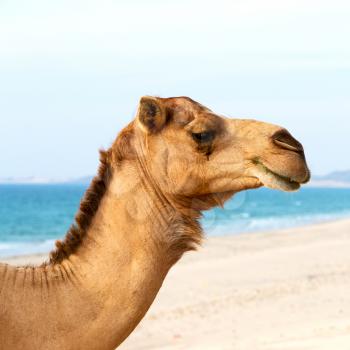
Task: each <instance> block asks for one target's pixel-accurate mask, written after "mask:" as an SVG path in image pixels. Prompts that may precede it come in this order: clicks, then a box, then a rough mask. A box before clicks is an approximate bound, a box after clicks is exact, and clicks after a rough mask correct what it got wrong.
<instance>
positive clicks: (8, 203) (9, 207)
mask: <svg viewBox="0 0 350 350" xmlns="http://www.w3.org/2000/svg"><path fill="white" fill-rule="evenodd" d="M86 188H87V185H84V184H40V185H39V184H30V185H29V184H28V185H14V184H13V185H12V184H11V185H0V198H1V201H0V257H9V256H16V255H26V254H36V253H47V252H49V251H50V250H51V249H53V247H54V242H55V240H57V239H61V238H63V237H64V235H65V233H66V232H67V230H68V229H69V226H70V225H71V224H72V223H73V221H74V215H75V213H76V211H77V209H78V207H79V203H80V200H81V198H82V196H83V194H84V192H85V190H86ZM346 217H350V189H347V188H308V187H306V188H303V189H301V190H300V191H299V192H293V193H284V192H280V191H273V190H269V189H266V188H262V189H258V190H251V191H244V192H240V193H238V194H236V195H235V197H234V198H233V199H231V200H230V201H228V202H227V203H226V204H225V208H224V209H221V208H215V209H212V210H210V211H207V212H205V213H204V216H203V218H202V219H201V222H202V225H203V228H204V230H205V233H206V234H207V235H208V236H218V235H230V234H231V235H232V234H243V233H249V232H261V231H268V230H275V229H282V228H290V227H296V226H302V225H307V224H313V223H320V222H325V221H330V220H336V219H341V218H346Z"/></svg>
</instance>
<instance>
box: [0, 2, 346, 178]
mask: <svg viewBox="0 0 350 350" xmlns="http://www.w3.org/2000/svg"><path fill="white" fill-rule="evenodd" d="M349 18H350V3H349V2H348V1H340V0H333V1H322V0H318V1H316V0H315V1H314V0H294V1H290V0H284V1H280V0H278V1H277V0H265V1H261V0H239V1H232V0H229V1H225V0H216V1H214V2H213V1H191V0H187V1H184V0H180V1H176V2H175V1H153V0H148V1H141V0H139V1H136V0H134V1H103V0H98V1H97V0H96V1H88V0H84V1H80V0H79V1H68V0H61V1H47V0H37V1H32V0H23V1H19V0H0V151H1V152H0V164H1V169H0V177H8V176H15V177H25V176H38V177H54V178H62V177H75V176H83V175H88V174H93V173H95V169H96V165H97V158H98V157H97V149H98V148H100V147H107V146H108V145H109V144H110V142H111V141H112V140H113V138H114V137H115V135H116V133H117V132H118V130H119V129H120V128H121V127H122V126H124V125H125V124H126V123H127V122H128V121H129V120H130V119H131V118H132V116H133V114H134V112H135V109H136V106H137V103H138V99H139V97H140V96H142V95H146V94H148V95H150V94H155V95H160V96H176V95H188V96H191V97H192V98H194V99H196V100H198V101H200V102H202V103H203V104H205V105H207V106H208V107H210V108H212V109H213V110H214V111H216V112H218V113H222V114H226V115H229V116H232V117H249V118H256V119H261V120H265V121H269V122H273V123H276V124H280V125H283V126H285V127H286V128H288V129H289V130H290V131H291V132H292V133H293V134H294V135H295V136H296V137H297V138H298V139H300V140H301V141H302V142H303V144H304V145H305V149H306V154H307V157H308V160H309V163H310V166H311V169H312V170H313V172H314V173H315V174H323V173H327V172H330V171H333V170H342V169H350V155H349V153H350V152H349V151H350V136H349V134H350V40H349V38H350V21H349Z"/></svg>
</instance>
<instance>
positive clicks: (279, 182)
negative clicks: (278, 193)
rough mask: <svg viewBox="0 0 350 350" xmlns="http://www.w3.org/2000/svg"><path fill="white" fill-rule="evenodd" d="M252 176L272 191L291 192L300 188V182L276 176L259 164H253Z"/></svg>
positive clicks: (276, 174) (279, 175)
mask: <svg viewBox="0 0 350 350" xmlns="http://www.w3.org/2000/svg"><path fill="white" fill-rule="evenodd" d="M254 175H255V176H256V177H257V178H258V179H259V180H260V181H261V183H262V184H263V185H264V186H266V187H268V188H272V189H278V190H282V191H287V192H291V191H297V190H299V189H300V186H301V183H300V182H298V181H295V180H293V179H292V178H291V177H288V176H284V175H281V174H278V173H276V172H274V171H273V170H271V169H270V168H268V167H267V166H265V165H264V164H262V163H260V162H258V163H255V167H254Z"/></svg>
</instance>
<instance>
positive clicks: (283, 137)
mask: <svg viewBox="0 0 350 350" xmlns="http://www.w3.org/2000/svg"><path fill="white" fill-rule="evenodd" d="M272 140H273V142H274V143H275V144H276V145H277V146H279V147H281V148H283V149H287V150H289V151H293V152H297V153H303V152H304V149H303V146H302V144H301V143H300V142H299V141H297V140H296V139H295V138H294V137H293V136H292V135H291V134H290V133H289V132H288V131H287V130H285V129H282V130H279V131H277V132H276V133H275V134H273V135H272Z"/></svg>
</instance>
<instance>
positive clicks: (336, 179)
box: [0, 170, 350, 188]
mask: <svg viewBox="0 0 350 350" xmlns="http://www.w3.org/2000/svg"><path fill="white" fill-rule="evenodd" d="M92 178H93V176H92V175H88V176H82V177H77V178H44V177H35V176H30V177H7V178H0V184H1V185H6V184H8V185H35V184H38V185H41V184H42V185H45V184H82V185H88V184H89V183H90V182H91V180H92ZM306 186H308V187H321V188H350V170H346V171H336V172H332V173H330V174H327V175H323V176H317V175H315V176H313V177H312V179H311V181H310V183H308V184H307V185H306Z"/></svg>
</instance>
